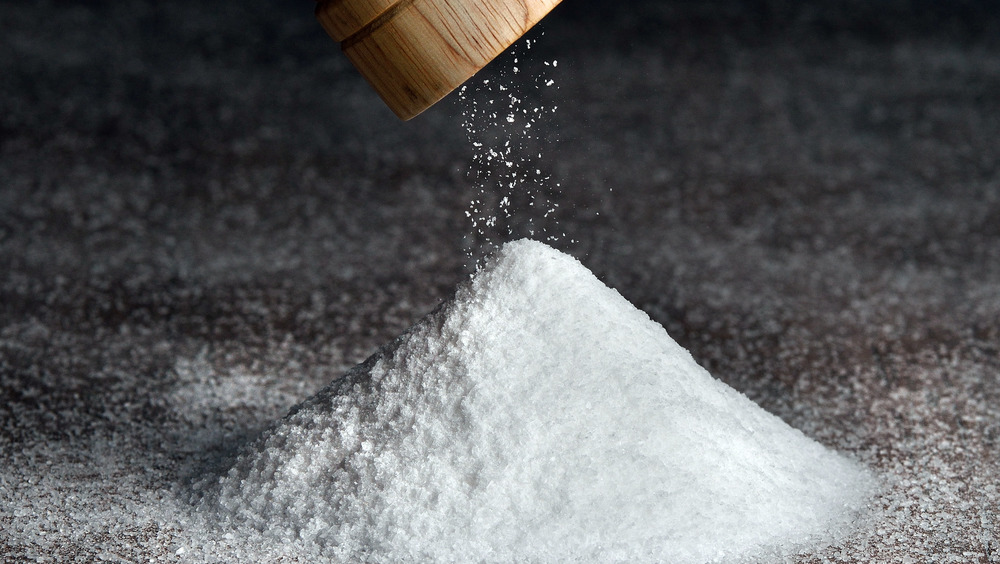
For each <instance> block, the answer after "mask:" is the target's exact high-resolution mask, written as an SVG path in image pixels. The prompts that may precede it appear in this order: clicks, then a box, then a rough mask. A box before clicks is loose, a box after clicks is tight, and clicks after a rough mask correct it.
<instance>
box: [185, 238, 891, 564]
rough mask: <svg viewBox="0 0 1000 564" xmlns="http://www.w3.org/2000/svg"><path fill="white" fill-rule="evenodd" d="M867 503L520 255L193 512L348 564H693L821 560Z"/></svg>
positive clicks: (842, 479) (566, 274) (675, 357)
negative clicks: (812, 552) (799, 553)
mask: <svg viewBox="0 0 1000 564" xmlns="http://www.w3.org/2000/svg"><path fill="white" fill-rule="evenodd" d="M871 487H872V481H871V478H870V476H869V474H868V473H867V471H865V470H864V469H862V468H861V467H860V466H858V465H857V464H856V463H854V462H851V461H849V460H848V459H846V458H843V457H842V456H840V455H838V454H836V453H834V452H831V451H829V450H827V449H826V448H824V447H823V446H821V445H819V444H817V443H815V442H813V441H811V440H810V439H808V438H807V437H805V436H804V435H803V434H802V433H800V432H799V431H797V430H795V429H793V428H791V427H789V426H788V425H786V424H785V423H783V422H782V421H781V420H780V419H778V418H777V417H774V416H772V415H770V414H768V413H767V412H765V411H764V410H762V409H761V408H759V407H758V406H757V405H755V404H754V403H753V402H751V401H750V400H748V399H747V398H746V397H744V396H743V395H741V394H740V393H738V392H736V391H735V390H733V389H732V388H729V387H728V386H726V385H724V384H722V383H721V382H719V381H717V380H715V379H714V378H712V376H711V375H709V374H708V372H706V371H705V370H704V369H703V368H701V367H700V366H699V365H698V364H697V363H696V362H695V361H694V359H692V357H691V355H690V354H688V352H687V351H685V350H684V349H683V348H682V347H680V346H679V345H678V344H677V343H675V342H674V341H673V340H672V339H671V338H670V337H669V335H667V333H666V331H665V330H664V329H663V328H662V327H661V326H660V325H658V324H656V323H655V322H653V321H652V320H650V319H649V317H648V316H647V315H646V314H645V313H643V312H642V311H640V310H638V309H636V308H635V307H633V306H632V305H631V304H629V303H628V302H627V301H626V300H625V299H624V298H622V297H621V295H619V294H618V293H617V292H616V291H615V290H613V289H611V288H608V287H607V286H605V285H604V284H602V283H601V282H600V281H599V280H598V279H597V278H596V277H595V276H594V275H593V274H591V273H590V272H589V271H588V270H587V269H586V268H584V267H583V265H581V264H580V263H579V262H578V261H577V260H575V259H574V258H572V257H570V256H568V255H565V254H562V253H560V252H558V251H556V250H554V249H552V248H550V247H548V246H546V245H544V244H542V243H538V242H534V241H528V240H521V241H516V242H512V243H508V244H507V245H505V246H504V247H503V249H501V250H500V251H499V252H498V253H497V254H496V255H495V256H494V257H493V258H492V259H491V261H490V262H489V263H488V264H487V265H486V266H484V267H483V268H482V269H481V270H480V271H479V272H477V273H476V274H475V275H474V277H473V279H472V280H471V281H469V282H468V283H467V284H466V285H464V286H463V287H461V288H459V290H458V291H457V293H456V296H455V297H454V298H453V299H452V300H451V301H449V302H447V303H445V304H443V305H442V306H441V307H440V308H438V309H437V310H436V311H435V312H433V313H431V314H430V315H428V316H427V317H425V318H424V319H422V320H421V321H420V322H418V323H417V324H416V325H415V326H414V327H412V328H411V329H410V330H408V331H407V332H406V333H404V334H403V335H401V336H400V337H399V338H398V339H396V340H395V341H393V342H392V343H390V344H388V345H387V346H385V347H383V348H382V349H381V350H380V351H378V352H377V353H376V354H375V355H373V356H372V357H371V358H369V359H368V360H367V361H366V362H364V363H363V364H361V365H359V366H357V367H355V368H354V369H353V370H351V371H350V372H348V373H347V374H346V375H344V376H343V377H341V378H340V379H338V380H336V381H334V382H333V383H332V384H330V385H329V386H328V387H327V388H325V389H324V390H322V391H321V392H320V393H319V394H317V395H316V396H314V397H313V398H311V399H309V400H308V401H306V402H304V403H303V404H301V405H300V406H298V407H296V408H295V409H293V411H292V412H291V413H290V414H289V415H288V416H287V417H285V418H284V419H282V420H281V421H280V422H278V423H277V424H276V425H275V426H274V427H273V428H272V429H271V430H270V431H268V432H267V433H265V435H264V436H262V437H261V438H260V440H258V441H257V442H256V443H255V444H253V445H252V446H251V448H249V449H248V450H247V451H246V452H245V453H244V454H243V455H242V456H241V457H240V458H239V459H238V460H237V462H236V464H235V465H234V467H233V468H232V469H231V470H230V471H229V473H228V474H227V475H226V476H223V477H222V478H221V480H220V482H219V483H218V485H217V487H216V488H215V489H214V490H213V491H212V492H211V493H210V494H209V495H208V496H207V497H206V498H205V501H204V504H205V506H206V508H208V509H210V510H211V511H212V512H213V513H214V514H215V515H217V516H218V517H220V518H221V519H222V520H223V521H225V522H227V523H231V524H235V525H238V526H250V527H252V528H255V529H258V530H260V531H263V532H264V533H265V534H266V535H268V536H271V537H273V538H275V540H277V541H279V542H280V541H282V540H286V541H289V542H295V543H299V544H303V543H305V544H310V545H311V546H313V547H314V548H315V549H316V550H317V551H318V552H319V553H320V554H322V555H325V556H329V557H332V558H338V559H349V560H355V559H358V560H362V561H383V562H398V561H461V562H473V561H491V562H510V561H534V562H555V561H567V560H581V561H593V562H611V561H614V562H620V561H630V562H641V561H651V562H652V561H657V562H673V563H684V562H706V561H717V560H725V561H738V560H742V559H747V558H760V557H762V556H765V555H772V554H776V553H788V552H790V551H795V550H800V549H806V548H809V547H810V546H812V545H814V544H815V543H819V542H824V541H828V540H831V539H832V538H833V537H834V535H836V534H837V532H838V531H841V530H843V528H844V527H846V526H848V525H849V523H850V520H851V518H852V515H853V514H854V512H856V511H857V510H859V509H860V508H862V507H863V506H864V504H865V500H866V497H867V495H868V494H869V492H870V491H871Z"/></svg>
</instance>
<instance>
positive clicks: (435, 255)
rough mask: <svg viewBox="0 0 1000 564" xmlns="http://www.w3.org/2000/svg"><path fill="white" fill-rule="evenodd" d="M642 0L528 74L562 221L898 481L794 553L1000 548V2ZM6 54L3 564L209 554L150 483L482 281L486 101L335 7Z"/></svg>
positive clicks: (126, 18)
mask: <svg viewBox="0 0 1000 564" xmlns="http://www.w3.org/2000/svg"><path fill="white" fill-rule="evenodd" d="M619 4H622V5H615V4H612V3H597V2H590V3H585V2H583V1H576V2H574V1H573V0H569V1H568V2H567V4H566V5H564V6H561V7H560V8H558V9H557V11H556V12H554V13H553V14H552V16H551V17H550V18H549V19H548V20H546V22H545V24H544V30H545V34H544V36H542V37H539V39H540V41H539V43H538V46H537V48H536V49H535V50H533V53H532V58H531V60H530V61H528V62H527V63H525V64H524V65H523V66H525V70H524V72H525V74H530V73H532V72H536V71H537V69H538V68H540V67H539V65H541V62H542V61H544V60H552V59H558V60H559V66H558V69H556V70H551V71H550V72H551V73H552V75H553V78H555V79H556V80H557V83H558V85H559V89H558V90H555V89H548V90H545V91H544V92H543V93H540V94H539V93H537V92H535V91H531V92H535V93H533V94H529V95H537V96H542V97H544V98H540V99H539V100H538V103H539V104H542V103H544V104H549V105H558V106H559V109H558V111H557V112H556V114H555V116H554V118H553V119H552V120H551V122H550V126H551V128H552V129H551V132H548V134H549V135H551V136H552V137H553V142H552V143H551V144H550V145H549V146H548V147H546V151H545V155H544V158H543V161H544V162H541V163H538V164H539V166H544V167H546V168H547V169H550V170H551V171H553V173H554V174H555V176H556V178H557V179H558V180H559V181H560V182H561V183H562V185H563V191H562V192H561V193H559V194H555V193H553V194H551V196H550V197H551V198H552V199H554V200H556V201H558V203H559V204H560V208H559V209H560V211H559V213H558V214H557V215H558V217H557V218H556V219H558V222H559V223H558V226H559V227H560V228H562V229H563V230H564V231H566V233H567V236H566V237H565V238H564V239H563V240H562V241H561V242H559V243H557V246H558V247H560V248H562V249H564V250H567V251H569V252H571V253H572V254H574V255H576V256H578V257H580V258H581V260H583V262H584V264H586V265H587V266H588V267H590V268H591V269H592V270H594V271H595V272H596V273H597V274H598V275H599V276H600V277H601V278H602V279H603V280H605V281H606V282H607V283H608V284H610V285H611V286H613V287H615V288H617V289H618V290H619V291H620V292H621V293H622V294H623V295H624V296H625V297H626V298H628V299H629V300H630V301H632V302H633V303H634V304H635V305H637V306H638V307H640V308H641V309H643V310H645V311H647V312H648V313H649V314H650V315H651V316H652V317H653V318H654V319H656V320H657V321H659V322H660V323H662V324H663V325H664V326H665V327H666V328H667V330H668V331H669V332H670V334H671V335H672V336H673V337H674V338H675V339H677V340H678V341H679V342H680V343H681V344H682V345H684V346H686V347H688V348H689V349H690V350H691V352H692V354H693V355H694V356H695V358H696V359H698V360H699V362H701V363H702V364H703V365H704V366H706V368H708V369H709V370H710V371H711V372H712V373H713V374H714V375H716V376H717V377H719V378H720V379H722V380H724V381H725V382H727V383H729V384H730V385H732V386H734V387H735V388H737V389H739V390H741V391H743V392H745V393H746V394H747V395H748V396H749V397H750V398H751V399H753V400H755V401H757V402H758V403H760V404H761V405H762V406H763V407H765V408H766V409H768V410H770V411H772V412H773V413H775V414H777V415H779V416H780V417H782V418H783V419H785V420H786V421H787V422H789V423H790V424H791V425H793V426H795V427H798V428H800V429H802V430H803V431H804V432H805V433H806V434H807V435H809V436H811V437H813V438H815V439H817V440H819V441H821V442H822V443H824V444H826V445H828V446H831V447H833V448H836V449H838V450H840V451H842V452H846V453H849V454H851V455H853V456H856V457H857V458H859V459H860V460H862V461H863V462H864V463H865V464H867V465H868V466H870V467H871V468H873V469H874V470H875V471H876V472H878V473H879V474H880V475H881V476H882V477H883V478H884V479H885V481H886V484H887V485H886V491H885V493H884V494H883V495H882V496H881V497H880V498H878V499H876V500H874V501H873V510H874V512H875V517H874V518H873V520H872V522H871V523H868V524H866V525H865V526H864V527H863V528H862V530H861V531H859V532H858V533H857V534H856V535H855V536H854V537H852V538H850V539H847V540H845V542H844V543H843V546H838V547H832V548H829V549H827V550H825V551H823V552H821V553H819V554H817V555H803V556H802V558H801V561H830V560H834V561H836V560H843V561H849V562H870V561H894V562H895V561H904V559H905V558H910V559H912V561H915V562H923V561H930V560H931V558H930V556H931V555H934V556H936V557H940V558H941V561H964V562H1000V533H998V528H1000V523H998V514H997V507H998V504H1000V492H998V486H997V483H998V477H1000V472H998V470H1000V446H998V438H1000V407H998V406H1000V358H998V354H1000V353H998V351H1000V321H998V319H1000V169H998V158H997V157H998V154H997V152H998V150H997V139H1000V45H998V42H997V37H1000V31H998V30H1000V27H998V26H997V17H996V15H995V14H993V13H992V12H991V11H990V9H989V4H988V3H975V2H965V3H951V4H949V5H945V3H938V2H926V3H924V2H877V3H860V2H838V3H826V4H824V3H819V2H807V3H796V4H794V5H784V4H781V3H778V2H758V3H751V2H712V3H703V2H648V3H638V2H637V3H635V4H631V5H625V4H624V3H619ZM536 36H538V34H536ZM503 64H504V63H501V64H500V65H497V66H495V67H492V68H491V69H489V70H488V71H487V72H488V73H492V75H496V73H498V72H499V70H500V69H501V68H502V67H503ZM0 69H2V75H3V76H2V80H0V265H2V266H0V554H2V555H3V556H4V559H5V560H6V561H20V560H22V559H24V558H28V557H32V558H33V557H35V556H45V557H54V558H55V559H56V560H61V561H70V560H72V559H73V558H74V557H76V556H77V555H83V556H84V557H85V558H86V559H93V558H97V557H101V556H103V557H107V558H109V559H112V560H113V559H114V558H119V559H125V560H132V561H135V560H148V559H149V558H159V557H162V558H164V559H187V558H190V557H192V556H191V553H190V552H188V553H181V554H180V555H178V554H176V551H177V549H178V547H184V546H193V545H196V544H197V543H196V542H193V541H188V540H184V539H185V538H186V535H188V532H187V529H186V527H187V528H191V527H194V525H190V524H188V525H186V524H185V523H184V522H183V519H182V518H176V512H175V513H174V514H173V515H174V517H175V519H174V520H164V519H163V518H162V515H160V514H159V513H157V511H156V510H155V508H156V506H157V504H158V503H159V501H158V500H167V501H164V503H167V502H168V501H169V500H173V499H174V498H175V497H177V496H181V497H183V495H184V492H185V491H186V490H187V488H188V485H187V484H189V483H190V481H191V480H194V479H197V478H198V477H199V476H201V475H203V473H205V472H208V471H210V470H209V469H211V468H212V467H213V465H214V464H217V463H218V461H219V460H221V459H223V457H224V456H225V455H226V454H227V453H229V452H231V451H232V449H234V448H236V447H238V445H239V444H241V442H242V441H243V440H245V438H246V437H248V436H252V435H253V434H254V433H255V432H257V431H258V430H259V429H260V428H262V426H264V425H266V424H267V423H268V422H269V421H271V420H273V419H274V418H275V417H278V416H280V415H281V414H283V413H284V412H285V411H286V410H287V409H288V408H289V407H290V406H291V405H293V404H294V403H296V402H298V401H300V400H301V399H304V398H305V397H307V396H309V395H310V394H311V393H312V392H314V391H315V390H317V389H318V388H320V387H321V386H322V385H324V384H325V383H326V382H328V381H329V380H331V379H333V378H334V377H336V376H337V375H339V374H340V373H342V372H343V371H344V370H345V369H346V368H348V367H350V366H351V365H353V364H354V363H356V362H359V361H360V360H362V359H363V358H364V357H365V356H366V355H368V354H369V353H370V352H371V351H372V350H373V349H374V348H375V347H376V346H377V345H379V344H381V343H383V342H385V341H386V340H388V339H390V338H391V337H393V336H395V335H396V334H398V333H399V332H400V331H401V330H403V329H404V328H405V327H407V326H408V325H409V324H411V323H412V322H413V321H415V320H416V319H417V318H419V317H420V316H421V315H422V314H424V313H426V312H427V311H429V310H430V309H431V308H433V307H434V306H435V305H436V304H437V303H438V302H439V301H441V300H442V299H445V298H446V297H447V296H448V293H449V292H450V291H451V289H452V288H453V287H454V285H455V284H457V283H458V282H460V281H461V280H462V279H464V277H465V276H466V274H467V270H466V265H467V263H468V262H469V258H468V256H467V251H468V250H470V249H471V248H472V247H473V246H474V243H475V240H476V237H474V236H473V235H472V233H471V230H470V227H469V224H468V222H467V220H466V218H465V215H464V214H465V211H466V209H467V207H468V204H469V201H470V200H471V198H472V197H473V196H474V194H475V192H476V190H475V187H474V186H473V185H472V183H471V182H470V180H469V179H468V178H467V176H466V172H467V170H468V167H469V166H470V161H471V156H472V148H471V147H470V146H468V144H467V142H466V140H465V132H464V131H463V130H462V127H461V117H460V115H459V114H460V112H461V107H460V104H459V103H458V102H457V101H456V100H453V99H449V100H447V101H446V102H444V103H442V104H440V105H439V106H437V107H435V108H433V109H432V110H430V111H429V112H428V113H427V114H425V115H423V116H421V117H420V118H417V119H416V120H414V121H411V122H408V123H405V124H404V123H401V122H398V121H396V120H395V118H394V117H393V116H392V115H391V113H390V112H389V111H388V110H387V109H385V108H384V107H382V106H381V103H380V102H379V101H378V100H377V99H376V98H375V96H374V94H373V93H372V92H371V91H370V90H369V89H368V87H367V86H366V85H365V84H364V83H363V82H362V81H361V80H360V78H359V77H358V76H357V75H356V74H355V73H354V71H353V70H351V69H350V67H349V66H348V63H347V62H346V60H345V59H344V58H343V57H342V56H341V55H340V54H339V52H338V49H337V46H336V45H335V44H334V43H332V42H331V41H330V40H329V39H328V38H326V37H325V36H324V35H323V32H322V30H321V29H320V27H319V26H318V24H317V23H315V21H314V20H313V19H312V16H311V6H310V5H309V3H304V4H302V5H298V4H297V3H292V2H277V1H274V2H264V1H257V2H239V3H237V2H230V3H207V2H170V3H153V2H138V1H132V2H106V3H95V2H88V3H75V2H4V3H3V5H2V7H0ZM508 78H509V77H508ZM556 137H557V138H558V139H556ZM571 241H572V242H571ZM170 503H174V502H173V501H170ZM220 542H223V541H221V540H220ZM234 542H236V541H234ZM202 549H203V551H204V552H203V554H202V556H205V558H206V559H210V558H211V556H212V552H211V550H212V549H210V548H205V547H204V545H203V546H202ZM220 550H221V549H220ZM220 554H221V552H220ZM949 558H950V560H949Z"/></svg>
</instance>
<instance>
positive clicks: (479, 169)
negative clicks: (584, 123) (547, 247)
mask: <svg viewBox="0 0 1000 564" xmlns="http://www.w3.org/2000/svg"><path fill="white" fill-rule="evenodd" d="M534 41H537V40H532V39H525V40H524V41H523V42H521V43H519V44H518V45H516V46H515V48H514V49H512V50H511V51H510V53H508V54H507V55H505V57H506V58H507V59H508V60H507V61H503V63H506V64H504V66H502V67H501V70H500V71H499V72H498V73H497V74H496V75H494V76H491V77H489V78H476V79H473V80H472V81H470V82H469V83H468V84H466V85H464V86H462V88H461V89H460V90H459V98H460V100H461V103H462V107H463V110H462V125H463V127H464V128H465V131H466V135H467V137H468V140H469V142H470V144H471V145H472V148H473V158H472V164H471V165H470V168H469V173H468V174H469V177H470V178H471V179H472V181H473V183H474V185H475V189H476V193H475V196H474V197H473V199H472V202H471V203H470V204H469V208H468V210H467V211H466V216H467V217H468V218H469V220H470V221H471V223H472V233H471V241H470V242H469V245H467V250H466V252H467V255H468V257H469V260H470V263H479V262H480V261H481V260H482V259H483V258H484V257H485V256H488V255H489V254H491V253H492V252H494V251H496V250H497V249H498V248H499V247H500V246H501V245H503V243H504V242H506V241H510V240H513V239H518V238H522V237H530V238H532V239H536V240H542V241H547V242H550V243H551V242H556V241H558V240H560V239H561V237H563V236H564V235H565V233H562V232H561V231H560V229H559V226H558V223H557V221H556V218H555V213H556V210H557V208H558V207H559V204H558V203H557V202H558V200H559V198H558V196H559V194H560V191H561V186H560V184H559V183H558V182H556V181H555V180H553V174H552V173H551V172H550V171H549V170H548V168H547V167H546V165H545V164H544V162H543V155H544V154H545V152H546V149H548V148H549V147H551V145H552V144H553V143H555V142H557V140H558V139H557V136H556V133H555V131H554V130H553V127H552V123H551V118H552V116H553V114H554V113H555V111H556V109H557V106H556V105H555V104H552V103H551V102H546V100H545V96H544V91H545V90H547V89H549V88H555V89H558V86H555V80H554V79H553V78H551V74H552V71H553V70H554V69H555V68H556V67H557V66H558V61H555V60H553V61H544V63H543V65H541V66H540V67H538V68H537V70H535V68H534V67H536V65H532V67H533V68H532V69H531V70H528V69H527V67H525V69H524V71H525V72H522V68H521V66H520V65H521V64H522V63H521V60H522V59H524V58H526V57H525V55H524V53H525V52H527V51H530V50H531V47H532V44H533V42H534ZM522 48H523V52H522ZM526 63H527V61H526ZM470 266H472V265H471V264H470Z"/></svg>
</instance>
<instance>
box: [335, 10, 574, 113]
mask: <svg viewBox="0 0 1000 564" xmlns="http://www.w3.org/2000/svg"><path fill="white" fill-rule="evenodd" d="M559 2H560V0H317V2H316V17H317V18H318V19H319V21H320V23H321V24H323V28H324V29H326V32H327V33H328V34H330V37H332V38H333V39H334V40H336V41H340V42H341V47H342V48H343V50H344V53H345V54H346V55H347V57H348V58H349V59H350V60H351V62H353V63H354V66H355V67H357V68H358V70H359V71H361V74H362V75H363V76H364V77H365V79H367V80H368V82H369V84H371V85H372V87H373V88H375V91H376V92H378V94H379V96H381V97H382V100H384V101H385V103H386V104H387V105H388V106H389V108H391V109H392V111H393V112H395V113H396V115H397V116H399V117H400V118H401V119H404V120H408V119H410V118H412V117H413V116H415V115H417V114H419V113H420V112H422V111H424V110H426V109H427V108H429V107H430V106H432V105H433V104H434V103H435V102H437V101H438V100H440V99H441V98H444V97H445V95H447V94H448V93H449V92H451V91H452V90H454V89H455V88H457V87H458V86H459V85H460V84H462V83H463V82H465V81H466V80H468V79H469V77H471V76H472V75H473V74H475V73H476V71H478V70H479V69H481V68H483V67H484V66H486V64H487V63H489V62H490V61H491V60H493V58H494V57H496V56H497V55H499V54H500V53H502V52H504V50H506V49H507V47H510V45H511V44H512V43H514V42H515V41H517V39H518V38H519V37H521V36H522V35H524V34H525V32H527V31H528V30H529V29H531V27H532V26H534V25H535V24H536V23H538V21H539V20H541V19H542V18H543V17H545V15H546V14H548V13H549V11H550V10H551V9H552V8H554V7H555V6H556V4H558V3H559Z"/></svg>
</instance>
